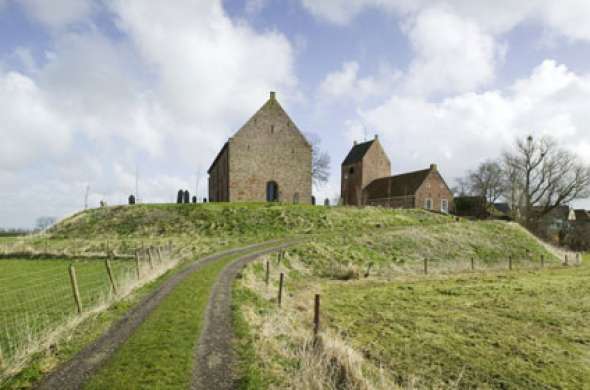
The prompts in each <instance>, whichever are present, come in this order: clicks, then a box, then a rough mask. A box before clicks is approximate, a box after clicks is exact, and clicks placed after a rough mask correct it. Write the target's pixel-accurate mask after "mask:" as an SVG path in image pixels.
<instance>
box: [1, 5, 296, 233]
mask: <svg viewBox="0 0 590 390" xmlns="http://www.w3.org/2000/svg"><path fill="white" fill-rule="evenodd" d="M48 3H49V2H32V1H31V2H30V3H26V6H27V10H28V11H29V12H30V13H31V15H37V17H39V19H40V20H43V22H44V23H47V24H49V25H51V27H65V26H67V25H69V24H70V23H76V21H80V20H82V19H83V18H84V17H86V16H88V14H87V12H91V11H88V10H87V9H85V10H83V9H82V8H75V9H72V10H70V11H71V13H69V14H68V13H67V12H66V13H61V11H63V10H61V11H60V10H59V9H56V10H53V11H55V14H52V15H49V14H45V13H44V12H45V11H43V9H44V7H48V5H47V4H48ZM51 3H52V4H53V2H51ZM65 4H66V2H65V1H63V2H60V3H59V4H58V3H56V8H60V7H61V6H62V5H64V6H65ZM88 4H91V7H97V6H99V4H100V3H94V2H92V3H91V2H88ZM103 4H105V5H104V6H108V7H109V9H108V10H103V11H104V13H107V14H108V13H110V14H112V15H114V20H115V21H116V23H117V25H118V26H119V27H120V29H121V30H122V32H123V35H122V36H118V37H117V38H116V39H115V38H112V37H110V36H107V35H105V34H102V33H101V32H100V29H97V28H88V29H68V28H56V29H55V30H54V31H53V32H52V34H51V36H50V38H51V39H52V42H51V52H47V53H46V56H45V58H44V60H43V61H41V62H40V63H38V62H37V63H36V62H35V61H32V58H34V57H32V56H30V55H28V54H30V53H28V52H27V51H26V50H19V52H18V53H15V54H14V55H13V58H16V59H17V60H20V62H21V65H22V66H21V67H20V69H21V71H20V72H10V71H9V70H8V69H6V66H7V63H2V62H1V61H2V60H3V59H0V117H1V118H3V119H4V118H8V119H9V120H8V125H6V124H4V123H3V124H2V125H1V126H0V135H1V136H2V139H3V141H2V142H1V143H0V174H2V175H3V176H2V177H0V187H2V188H14V187H5V185H17V186H23V185H25V186H26V183H27V182H33V181H35V186H34V187H35V189H33V186H29V190H30V191H33V190H34V191H37V192H35V193H34V195H31V194H29V196H26V195H24V194H23V192H22V191H16V190H15V191H11V192H10V194H6V195H3V199H2V203H3V205H9V204H10V205H15V204H17V205H19V206H18V207H17V208H18V209H19V210H20V212H21V213H20V214H18V213H13V212H11V211H10V210H9V209H7V208H6V207H4V206H2V207H0V221H2V222H1V225H3V226H6V225H22V224H23V222H22V221H27V222H25V224H31V223H32V222H33V221H34V218H35V217H36V216H38V215H40V214H55V215H63V214H64V213H66V212H71V211H73V210H75V209H76V208H79V207H80V205H81V204H82V201H81V199H82V198H83V193H84V189H85V187H86V185H87V183H89V184H90V186H91V188H92V193H93V195H92V198H91V199H92V200H93V202H94V203H96V202H95V201H98V200H100V199H104V200H106V201H108V202H109V203H111V204H112V203H122V202H123V203H124V202H125V201H126V199H127V196H128V195H129V193H131V192H132V191H133V190H134V174H135V173H134V171H135V166H136V165H137V166H139V168H140V175H141V183H140V191H141V193H140V195H141V197H142V198H143V199H144V200H146V201H168V202H169V201H172V200H173V197H174V195H175V193H176V191H177V190H178V188H180V187H183V188H188V189H191V188H192V187H194V184H190V183H194V174H195V171H196V170H197V168H198V169H199V171H200V172H203V171H205V170H206V168H207V167H208V165H209V163H210V162H211V160H212V158H213V157H214V156H215V154H216V152H217V150H218V148H219V147H221V145H222V144H223V142H224V140H225V138H226V137H227V136H229V135H230V134H231V133H233V132H235V131H236V130H237V128H238V126H239V125H241V124H242V123H243V122H244V121H245V120H247V118H248V117H249V116H250V115H251V114H252V113H253V112H254V111H255V110H256V109H257V108H258V107H259V106H260V105H261V104H262V103H263V102H264V101H265V100H266V99H267V98H268V92H269V91H271V90H277V91H278V92H279V93H280V95H279V96H280V98H281V99H282V101H284V102H285V101H287V102H288V101H289V98H292V97H296V96H297V92H296V87H297V79H296V77H295V76H294V70H293V63H294V50H293V48H292V46H291V43H290V42H289V40H288V39H287V38H285V36H283V35H282V34H280V33H278V32H276V31H265V32H260V33H259V32H257V31H255V30H254V29H252V28H251V27H250V26H249V25H247V24H245V22H243V21H241V22H234V21H232V20H231V19H230V18H229V17H227V16H226V15H225V13H224V10H223V7H222V5H221V1H220V0H209V1H199V2H195V1H188V0H186V1H176V2H175V4H174V7H170V6H169V3H168V2H166V1H150V2H144V1H109V2H105V3H103ZM74 7H76V6H74ZM37 12H40V13H41V14H42V15H41V14H37ZM47 12H50V11H47ZM64 12H65V11H64ZM58 15H60V16H58ZM42 18H45V19H42ZM91 23H92V22H90V24H89V25H91ZM22 69H26V71H27V74H26V75H25V74H23V73H22V72H24V70H22ZM3 122H4V121H3ZM39 165H41V167H40V166H39ZM27 167H29V168H27ZM3 170H4V171H3ZM8 172H10V181H9V178H8V176H6V175H7V174H8ZM15 180H16V181H15ZM203 180H206V179H202V181H203ZM58 183H59V184H58ZM201 187H202V188H201V191H203V189H204V185H203V183H201ZM48 188H55V191H54V192H52V193H51V195H48V192H49V191H48ZM142 188H143V190H142ZM192 192H193V191H191V193H192ZM199 196H200V197H202V196H203V194H202V193H201V194H199ZM29 202H38V204H39V207H35V208H29V209H26V206H25V205H26V204H28V203H29ZM25 209H26V210H25Z"/></svg>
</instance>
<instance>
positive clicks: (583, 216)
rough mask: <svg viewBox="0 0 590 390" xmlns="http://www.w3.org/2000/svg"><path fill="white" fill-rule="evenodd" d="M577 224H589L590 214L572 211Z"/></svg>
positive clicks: (584, 211)
mask: <svg viewBox="0 0 590 390" xmlns="http://www.w3.org/2000/svg"><path fill="white" fill-rule="evenodd" d="M574 214H575V215H576V221H577V222H590V212H588V211H586V210H580V209H578V210H574Z"/></svg>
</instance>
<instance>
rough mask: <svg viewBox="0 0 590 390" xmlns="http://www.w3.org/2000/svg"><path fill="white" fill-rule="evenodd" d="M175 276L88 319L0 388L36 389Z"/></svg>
mask: <svg viewBox="0 0 590 390" xmlns="http://www.w3.org/2000/svg"><path fill="white" fill-rule="evenodd" d="M172 273H173V271H168V272H167V273H166V274H164V275H162V276H160V277H159V278H158V279H156V280H154V281H152V282H150V283H147V284H146V285H144V286H142V287H140V288H138V289H137V290H135V291H134V292H133V293H132V294H130V295H128V296H127V297H125V298H124V299H122V300H120V301H116V302H114V303H113V304H112V305H111V306H109V308H108V309H107V310H104V311H101V312H98V313H96V314H95V315H92V316H90V317H88V318H87V319H86V320H84V321H83V322H82V323H81V324H80V325H78V326H77V327H75V328H74V329H72V330H71V331H70V332H69V333H68V335H67V337H65V338H62V339H60V340H59V343H57V344H55V346H54V348H52V349H51V350H48V351H41V352H38V353H35V354H33V355H32V356H31V357H30V361H29V364H28V365H27V367H25V368H24V369H23V370H22V371H20V372H19V373H18V374H17V375H14V376H12V377H10V378H9V379H8V380H7V381H5V382H2V383H0V385H1V386H0V387H1V388H2V389H28V388H31V387H33V385H34V384H35V383H36V382H37V381H39V380H40V379H41V378H42V377H43V375H44V374H45V373H46V372H48V371H49V370H51V369H52V368H53V367H55V366H57V365H59V364H61V363H64V362H66V361H68V360H69V359H71V358H72V357H74V355H75V354H76V353H78V352H79V351H80V350H82V349H83V348H84V347H85V346H86V345H88V344H90V343H92V342H93V341H95V340H96V339H98V338H99V337H100V336H101V335H102V334H103V333H104V332H106V331H107V329H108V328H109V327H110V326H111V325H112V324H113V323H115V322H116V321H118V320H120V319H121V318H122V317H123V316H124V315H125V314H126V313H127V311H128V310H129V309H130V308H132V307H134V306H135V305H137V304H138V303H139V302H140V301H141V299H143V298H144V297H145V296H146V295H147V294H149V293H151V292H152V291H153V290H154V289H156V288H157V287H158V286H160V285H161V284H162V283H163V282H164V281H165V280H166V279H167V278H168V276H170V275H171V274H172Z"/></svg>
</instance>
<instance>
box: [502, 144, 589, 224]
mask: <svg viewBox="0 0 590 390" xmlns="http://www.w3.org/2000/svg"><path fill="white" fill-rule="evenodd" d="M503 162H504V167H505V182H506V183H507V184H509V187H508V188H507V190H508V192H509V193H510V194H511V198H512V199H511V200H512V201H513V207H518V208H519V211H520V215H521V217H522V218H523V219H524V222H525V223H526V224H530V223H531V222H532V221H533V219H536V218H542V217H544V216H545V215H547V214H548V213H550V212H551V211H552V210H554V209H556V208H558V207H560V206H563V205H567V204H569V203H570V202H572V201H574V200H576V199H583V198H586V197H588V196H590V167H589V166H587V165H585V164H583V163H582V161H581V160H580V159H579V158H578V157H577V156H576V155H574V154H573V153H571V152H569V151H567V150H565V149H563V148H561V147H559V145H558V144H557V143H556V141H555V140H553V139H552V138H548V137H546V138H540V139H534V138H533V137H532V136H529V137H527V138H526V139H519V140H517V141H516V145H515V147H514V149H513V150H512V151H507V152H505V153H504V155H503ZM535 208H536V209H535ZM533 210H535V212H533Z"/></svg>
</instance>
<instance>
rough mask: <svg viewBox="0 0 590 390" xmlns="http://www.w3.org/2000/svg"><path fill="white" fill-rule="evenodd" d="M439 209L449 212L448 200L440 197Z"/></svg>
mask: <svg viewBox="0 0 590 390" xmlns="http://www.w3.org/2000/svg"><path fill="white" fill-rule="evenodd" d="M440 211H442V212H443V213H445V214H447V213H448V212H449V201H448V200H446V199H441V201H440Z"/></svg>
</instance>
